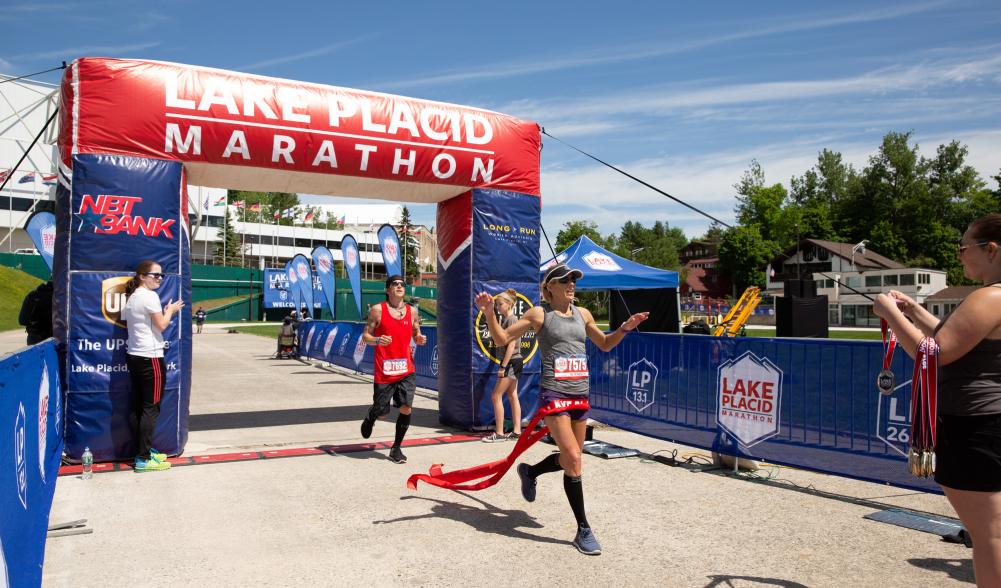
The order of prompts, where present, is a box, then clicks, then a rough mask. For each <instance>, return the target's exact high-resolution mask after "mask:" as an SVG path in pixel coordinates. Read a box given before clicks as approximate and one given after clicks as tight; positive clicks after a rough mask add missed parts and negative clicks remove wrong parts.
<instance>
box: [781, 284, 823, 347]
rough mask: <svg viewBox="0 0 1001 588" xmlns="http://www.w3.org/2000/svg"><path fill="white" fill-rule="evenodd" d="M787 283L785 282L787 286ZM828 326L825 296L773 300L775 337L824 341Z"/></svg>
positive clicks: (790, 297)
mask: <svg viewBox="0 0 1001 588" xmlns="http://www.w3.org/2000/svg"><path fill="white" fill-rule="evenodd" d="M788 283H789V282H786V284H787V285H788ZM814 289H816V287H814ZM829 324H830V323H829V322H828V317H827V296H813V297H811V298H801V297H799V296H783V297H782V298H776V299H775V336H776V337H814V338H818V339H826V338H827V336H828V326H829Z"/></svg>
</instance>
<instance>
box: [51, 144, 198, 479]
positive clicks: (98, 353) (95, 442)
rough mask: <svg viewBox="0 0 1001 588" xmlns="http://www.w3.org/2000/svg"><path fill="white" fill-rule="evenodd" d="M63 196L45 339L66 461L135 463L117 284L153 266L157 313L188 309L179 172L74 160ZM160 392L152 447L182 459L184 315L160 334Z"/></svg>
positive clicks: (104, 158) (187, 324)
mask: <svg viewBox="0 0 1001 588" xmlns="http://www.w3.org/2000/svg"><path fill="white" fill-rule="evenodd" d="M72 171H73V173H72V183H71V185H72V190H69V191H68V190H66V189H65V188H64V187H63V186H61V185H60V186H58V187H57V188H56V212H57V214H56V228H57V238H56V252H55V253H56V254H55V256H54V258H53V292H54V294H53V309H54V310H53V332H54V334H55V336H56V338H57V339H58V340H59V341H60V342H64V343H65V345H64V347H61V348H60V350H61V353H65V363H64V365H65V373H64V377H63V381H64V382H65V385H66V421H65V423H66V425H65V440H66V454H67V456H68V457H69V458H70V459H73V460H76V459H79V457H80V455H81V454H82V453H83V450H84V447H86V446H89V447H90V448H91V451H92V452H93V454H94V459H95V460H100V461H107V460H118V459H123V460H124V459H130V458H132V457H134V456H135V450H136V448H135V445H134V440H133V433H132V431H131V428H130V426H129V414H130V412H131V409H132V399H131V394H130V389H131V385H130V383H129V378H128V371H127V368H126V363H125V355H126V352H127V349H126V341H127V339H128V332H127V329H126V325H125V324H124V323H123V322H122V320H121V310H122V307H123V305H124V303H125V283H126V282H127V281H128V280H129V278H130V277H131V276H132V275H134V272H135V269H136V267H137V266H138V265H139V263H140V262H141V261H143V260H147V259H150V260H153V261H155V262H156V263H158V264H159V265H160V266H161V268H162V271H163V273H164V280H163V282H162V284H161V286H160V288H159V289H158V290H157V294H158V295H159V296H160V300H161V302H162V303H164V304H166V303H167V302H168V301H169V300H179V299H180V300H184V301H186V302H189V303H190V298H191V280H190V272H189V265H188V264H189V259H190V255H189V250H188V246H189V241H188V238H189V237H188V227H187V217H186V214H185V213H184V212H183V211H184V210H185V207H184V205H182V201H183V200H182V198H183V194H184V190H183V186H182V180H181V171H182V170H181V165H180V163H178V162H174V161H162V160H155V159H142V158H135V157H123V156H117V155H87V154H81V155H75V156H73V170H72ZM164 342H165V344H166V348H165V350H164V357H165V361H166V364H167V385H166V388H165V389H164V392H163V401H162V403H161V407H160V418H159V420H158V422H157V428H156V431H155V433H154V436H153V444H154V446H155V447H156V448H157V449H158V450H160V451H163V452H164V453H168V454H177V453H180V452H181V451H183V449H184V444H185V442H186V440H187V419H188V399H189V395H190V390H191V313H190V312H182V313H180V315H179V316H178V317H177V318H175V319H174V320H172V321H171V323H170V326H169V327H168V328H167V330H165V331H164Z"/></svg>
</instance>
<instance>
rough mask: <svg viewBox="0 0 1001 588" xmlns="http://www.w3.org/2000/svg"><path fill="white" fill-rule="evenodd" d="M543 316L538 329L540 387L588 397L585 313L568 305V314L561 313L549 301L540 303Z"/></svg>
mask: <svg viewBox="0 0 1001 588" xmlns="http://www.w3.org/2000/svg"><path fill="white" fill-rule="evenodd" d="M542 310H543V311H544V312H545V315H544V317H543V319H542V329H541V330H540V331H539V332H538V334H537V337H538V341H539V354H540V355H541V356H542V379H541V380H540V382H539V385H540V386H541V387H542V388H546V389H549V390H554V391H556V392H561V393H563V394H569V395H572V396H587V392H588V389H589V381H588V376H589V374H588V369H587V350H586V349H585V347H584V341H585V339H587V334H586V332H585V330H584V316H583V315H582V314H581V313H580V309H579V308H577V307H576V306H574V305H572V304H571V305H570V311H571V315H570V316H561V315H560V314H558V313H557V312H556V311H555V310H553V308H552V307H551V306H549V305H548V304H542Z"/></svg>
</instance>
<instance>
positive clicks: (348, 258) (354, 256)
mask: <svg viewBox="0 0 1001 588" xmlns="http://www.w3.org/2000/svg"><path fill="white" fill-rule="evenodd" d="M341 258H342V259H343V260H344V272H345V273H346V274H348V281H350V282H351V292H353V293H354V295H355V305H356V306H357V307H358V316H360V317H362V318H363V319H364V318H365V317H367V316H368V315H366V314H364V313H363V312H362V310H361V263H360V262H361V260H360V259H359V257H358V242H357V241H355V238H354V237H353V236H351V235H344V237H343V238H342V239H341Z"/></svg>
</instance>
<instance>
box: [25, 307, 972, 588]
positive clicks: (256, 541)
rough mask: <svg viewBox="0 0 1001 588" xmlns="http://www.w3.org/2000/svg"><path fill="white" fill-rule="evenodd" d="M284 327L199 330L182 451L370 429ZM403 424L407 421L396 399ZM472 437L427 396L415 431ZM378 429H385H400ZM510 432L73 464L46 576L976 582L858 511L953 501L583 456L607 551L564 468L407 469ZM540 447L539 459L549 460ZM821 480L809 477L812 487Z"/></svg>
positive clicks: (331, 437)
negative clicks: (584, 543) (130, 466)
mask: <svg viewBox="0 0 1001 588" xmlns="http://www.w3.org/2000/svg"><path fill="white" fill-rule="evenodd" d="M274 347H275V343H274V341H272V340H270V339H267V338H263V337H256V336H252V335H242V334H225V331H224V329H223V328H217V327H215V326H214V325H206V329H205V333H203V334H202V335H195V336H194V384H193V391H192V400H191V413H192V417H191V432H190V438H189V443H188V446H187V450H186V453H185V455H187V456H192V455H210V454H219V453H231V452H237V451H249V450H268V449H276V448H296V447H317V446H324V445H343V444H353V443H359V442H361V441H362V439H361V436H360V434H359V431H358V425H359V422H360V419H361V417H362V416H363V415H364V413H365V410H366V408H367V406H368V404H369V402H370V401H371V393H372V388H371V384H368V383H365V382H359V381H358V380H357V379H355V378H353V377H351V376H349V375H344V374H335V373H330V372H327V371H324V370H321V369H318V368H317V367H313V366H309V365H304V364H302V363H299V362H295V361H278V360H272V359H270V356H271V355H272V353H273V352H274ZM392 419H395V413H394V416H393V417H392ZM454 433H457V431H454V430H451V429H448V428H446V427H442V426H441V425H439V424H438V415H437V403H436V402H435V401H434V400H433V399H431V398H427V397H424V396H418V398H417V400H416V401H415V410H414V420H413V425H412V426H411V429H410V432H409V434H408V438H410V439H420V438H432V437H440V436H442V435H450V434H454ZM392 435H393V425H392V420H390V421H389V422H380V423H378V424H377V425H376V428H375V433H374V435H373V439H372V440H373V441H389V440H391V439H392ZM595 437H596V438H599V439H601V440H603V441H608V442H612V443H616V444H618V445H622V446H626V447H635V448H638V449H640V450H642V451H644V452H646V453H648V454H654V453H656V454H657V455H665V454H667V453H670V452H672V451H675V450H677V451H678V452H679V457H681V456H688V455H701V456H705V455H707V454H706V453H705V452H702V451H698V450H692V449H690V448H685V447H681V446H676V445H672V444H670V443H665V442H661V441H657V440H653V439H649V438H645V437H642V436H638V435H634V434H631V433H627V432H623V431H619V430H615V429H610V428H599V429H597V430H596V432H595ZM511 447H512V444H510V443H499V444H487V443H480V442H477V441H474V442H465V443H451V444H444V445H442V444H436V445H428V446H416V447H410V448H407V449H406V450H405V452H406V453H407V455H408V456H409V463H407V464H405V465H396V464H394V463H392V462H390V461H389V460H388V459H386V457H385V454H386V451H385V450H380V451H362V452H353V453H335V454H327V453H324V454H320V455H312V456H304V457H289V458H282V459H267V460H257V461H245V462H239V463H212V464H201V465H192V466H185V467H176V468H174V469H172V470H171V471H169V472H164V473H153V474H144V475H139V474H135V473H132V472H110V473H98V474H95V475H94V478H93V479H92V480H87V481H85V480H82V479H80V477H79V476H67V477H63V478H60V480H59V483H58V485H57V490H56V498H55V503H54V505H53V510H52V516H51V521H52V522H53V523H54V522H59V521H68V520H73V519H80V518H86V519H88V525H89V526H90V527H91V528H93V529H94V533H93V534H90V535H78V536H69V537H60V538H52V539H49V541H48V544H47V546H46V559H45V570H44V584H45V585H46V586H74V587H78V586H126V585H137V584H138V585H144V586H146V585H152V586H177V585H212V586H243V585H275V586H297V587H302V586H327V585H336V586H341V585H351V586H359V585H360V586H404V585H406V586H410V585H418V586H459V585H473V584H479V585H497V586H504V585H509V584H521V583H525V582H526V581H527V582H530V583H532V584H540V585H556V586H565V585H594V586H613V585H614V586H706V587H709V586H765V585H771V586H790V587H791V586H845V585H852V586H855V587H860V586H880V587H882V586H905V585H906V586H910V587H913V586H962V585H968V584H969V583H971V582H972V577H973V572H972V564H971V560H970V557H971V551H970V550H968V549H966V548H964V547H962V546H957V545H954V544H949V543H945V542H943V541H941V539H940V538H939V537H938V536H936V535H931V534H926V533H920V532H916V531H911V530H907V529H903V528H900V527H894V526H891V525H887V524H882V523H876V522H873V521H869V520H865V519H863V518H862V517H863V516H864V515H866V514H869V513H872V512H875V511H876V510H878V507H879V506H880V505H885V506H891V505H892V506H901V507H905V508H912V509H917V510H921V511H924V512H929V513H937V514H943V515H946V516H955V515H954V513H952V511H951V509H950V508H949V506H948V504H947V502H946V501H945V499H944V498H942V497H941V496H935V495H927V494H921V493H916V492H910V491H905V490H900V489H897V488H892V487H887V486H880V485H876V484H868V483H863V482H856V481H853V480H847V479H843V478H837V477H833V476H824V475H819V474H812V473H809V472H802V471H797V470H792V469H787V468H770V469H768V470H766V471H764V472H759V474H762V476H761V477H765V476H767V475H771V476H772V479H771V480H768V481H752V480H750V479H749V478H747V477H745V476H741V477H732V476H726V475H721V474H720V473H718V472H711V473H710V472H699V471H696V470H697V469H698V468H696V467H693V466H685V467H670V466H667V465H664V464H662V463H659V462H657V461H653V460H651V459H646V458H627V459H617V460H603V459H600V458H596V457H590V456H585V458H584V471H585V474H584V483H585V498H586V502H587V508H588V518H589V519H590V522H591V524H592V526H593V528H594V530H595V534H596V536H597V538H598V539H599V540H600V541H601V543H602V547H603V549H604V553H603V554H602V555H601V556H599V557H587V556H584V555H580V554H579V553H577V551H576V550H574V548H573V547H572V546H571V545H570V540H571V539H572V538H573V534H574V520H573V516H572V514H571V512H570V508H569V506H568V504H567V501H566V497H565V496H564V494H563V488H562V480H561V476H560V475H559V474H550V475H548V476H546V477H543V478H542V479H541V480H540V483H539V496H538V500H537V501H536V502H534V503H531V504H529V503H526V502H525V501H524V500H523V499H522V498H521V494H520V490H519V484H518V479H517V476H516V475H514V474H513V473H511V474H509V475H508V476H506V477H505V478H504V479H503V480H501V482H500V483H499V484H498V485H497V486H494V487H493V488H489V489H487V490H484V491H481V492H450V491H445V490H441V489H438V488H433V487H429V486H426V485H422V486H420V487H419V488H418V491H417V492H411V491H409V490H407V488H406V486H405V482H406V479H407V477H408V476H409V475H410V474H412V473H415V472H426V471H427V469H428V467H429V466H430V465H431V464H433V463H444V464H445V468H446V469H456V468H461V467H466V466H470V465H475V464H479V463H483V462H487V461H492V460H495V459H499V458H501V457H503V456H504V455H506V454H507V452H509V451H510V449H511ZM551 450H552V447H551V446H548V445H544V444H539V445H536V446H534V447H532V448H531V449H530V450H529V451H528V452H527V453H526V455H525V456H524V459H525V460H526V461H533V462H534V461H536V460H538V459H541V458H542V457H544V456H545V455H546V454H548V453H549V452H550V451H551ZM810 488H812V489H810Z"/></svg>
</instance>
